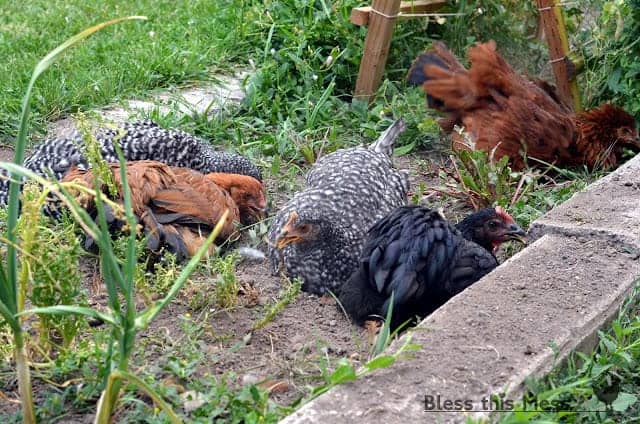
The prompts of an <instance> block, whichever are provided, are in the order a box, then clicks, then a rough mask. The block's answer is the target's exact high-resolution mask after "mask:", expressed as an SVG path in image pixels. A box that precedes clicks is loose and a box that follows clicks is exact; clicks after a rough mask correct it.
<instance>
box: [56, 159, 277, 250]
mask: <svg viewBox="0 0 640 424" xmlns="http://www.w3.org/2000/svg"><path fill="white" fill-rule="evenodd" d="M109 168H110V170H111V172H112V174H113V175H114V179H115V182H116V185H117V186H118V191H119V193H120V194H119V196H120V197H119V198H118V199H115V200H116V201H119V202H120V201H122V199H121V196H122V194H121V193H122V182H121V178H120V165H119V164H110V165H109ZM126 171H127V182H128V184H129V187H130V190H131V202H132V206H133V212H134V213H135V215H136V217H137V218H138V220H139V222H140V223H141V224H142V226H143V228H144V230H145V232H146V233H147V234H148V243H147V246H148V247H149V248H150V249H151V250H152V251H157V250H158V249H159V248H160V246H161V245H162V244H165V245H166V246H167V247H168V249H169V250H170V251H172V252H174V253H176V255H177V256H178V257H180V258H184V257H187V256H192V255H193V254H195V252H196V251H197V250H198V249H199V248H200V246H202V243H204V241H205V240H206V237H207V236H208V235H209V234H210V232H211V231H212V230H213V228H214V227H215V225H216V224H217V222H218V220H219V219H220V218H221V217H222V215H223V213H224V212H225V211H226V210H228V211H229V215H228V216H227V218H226V221H225V223H224V226H223V228H222V231H221V233H220V235H219V237H218V240H225V239H227V238H228V237H230V236H231V235H232V234H233V233H234V232H235V230H236V223H237V222H242V223H246V222H248V221H249V220H250V219H252V218H257V217H260V216H261V214H262V212H263V210H264V208H265V206H266V200H265V192H264V186H263V185H262V183H261V182H260V181H258V180H256V179H254V178H253V177H249V176H246V175H238V174H221V173H212V174H207V175H205V174H201V173H199V172H197V171H194V170H191V169H189V168H176V167H169V166H167V165H164V164H162V163H160V162H156V161H134V162H127V164H126ZM93 178H94V176H93V173H92V172H89V171H85V170H80V169H78V168H76V167H74V168H72V169H71V170H70V171H69V172H68V173H67V174H66V175H65V176H64V178H63V180H62V181H74V182H76V183H79V184H82V185H84V186H86V187H89V188H93V187H94V180H93ZM101 189H102V191H104V192H105V193H106V186H103V187H102V188H101ZM80 199H81V203H82V206H83V207H84V208H85V209H87V210H88V211H89V212H90V214H91V216H93V217H95V216H96V211H95V204H94V202H93V199H92V198H86V197H81V198H80ZM109 221H110V224H112V228H114V229H119V228H121V227H122V225H123V222H122V221H121V220H120V219H117V218H116V217H114V216H113V215H112V214H111V213H110V216H109Z"/></svg>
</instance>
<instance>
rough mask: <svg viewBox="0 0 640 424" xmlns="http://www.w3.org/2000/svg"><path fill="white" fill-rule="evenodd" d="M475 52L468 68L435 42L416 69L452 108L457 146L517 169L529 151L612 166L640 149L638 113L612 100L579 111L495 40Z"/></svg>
mask: <svg viewBox="0 0 640 424" xmlns="http://www.w3.org/2000/svg"><path fill="white" fill-rule="evenodd" d="M468 56H469V62H470V67H469V69H468V70H467V69H465V68H464V67H463V66H462V65H461V64H460V62H459V61H458V60H457V59H456V58H455V56H454V55H453V54H452V53H451V52H450V51H449V50H448V49H447V47H446V46H445V45H444V44H443V43H441V42H434V43H433V48H432V49H431V50H429V51H427V52H425V53H422V54H421V55H420V56H418V58H417V59H416V61H415V62H414V64H413V66H412V67H411V70H410V71H409V75H408V80H409V82H410V83H413V84H416V85H422V87H423V89H424V90H425V92H426V94H427V103H428V106H429V107H431V108H434V109H436V110H439V111H441V112H443V113H444V114H445V116H444V117H443V118H442V119H441V120H440V126H441V127H442V129H443V130H444V131H446V132H449V133H451V134H452V138H453V148H454V149H482V150H485V151H487V152H491V151H495V157H496V158H497V159H499V158H501V157H503V156H508V157H509V158H510V162H511V164H512V166H513V167H514V168H515V169H521V168H523V167H524V166H525V161H524V159H523V158H524V157H529V158H535V159H538V160H541V161H544V162H548V163H553V164H555V165H558V166H574V165H581V164H585V165H587V166H588V167H589V168H590V169H593V168H597V167H603V168H609V167H614V166H617V165H618V164H619V163H620V162H621V161H622V156H623V152H624V149H625V148H627V149H629V150H631V151H634V152H638V151H640V143H639V141H638V131H637V129H636V126H635V121H634V119H633V117H632V116H631V115H629V114H628V113H627V112H625V111H624V110H623V109H620V108H618V107H615V106H611V105H609V104H605V105H603V106H601V107H599V108H597V109H593V110H590V111H587V112H582V113H573V112H572V111H571V110H570V109H569V107H568V106H567V105H566V104H564V103H563V102H561V101H560V100H559V97H558V96H557V95H556V93H555V90H554V89H553V88H552V86H551V85H549V84H547V83H544V82H542V81H540V80H538V81H533V80H531V79H529V78H526V77H524V76H522V75H520V74H518V73H517V72H515V71H514V69H513V68H512V67H511V66H510V65H509V64H508V63H507V62H506V61H505V60H504V59H503V58H502V56H500V54H499V53H498V52H497V50H496V44H495V42H493V41H490V42H488V43H480V44H477V45H476V46H474V47H471V48H470V49H469V50H468ZM456 126H458V127H461V128H463V129H464V130H465V132H466V133H467V135H468V138H467V139H465V138H464V137H463V135H462V134H459V133H458V132H457V131H455V130H454V129H455V127H456Z"/></svg>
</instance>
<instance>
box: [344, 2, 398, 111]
mask: <svg viewBox="0 0 640 424" xmlns="http://www.w3.org/2000/svg"><path fill="white" fill-rule="evenodd" d="M371 8H372V10H371V14H370V18H369V30H368V31H367V38H366V39H365V41H364V53H363V55H362V60H361V61H360V71H359V72H358V81H357V82H356V91H355V98H356V99H365V100H371V98H372V97H373V93H374V92H375V90H376V89H377V88H378V86H379V85H380V81H382V74H383V72H384V66H385V64H386V62H387V56H388V55H389V46H390V44H391V37H392V35H393V29H394V26H395V23H396V16H397V14H398V11H399V10H400V0H373V4H372V5H371Z"/></svg>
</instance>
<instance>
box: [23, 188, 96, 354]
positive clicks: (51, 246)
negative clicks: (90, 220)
mask: <svg viewBox="0 0 640 424" xmlns="http://www.w3.org/2000/svg"><path fill="white" fill-rule="evenodd" d="M22 194H23V196H22V211H21V215H20V218H19V220H18V227H17V231H18V237H19V239H20V240H21V250H22V252H23V255H22V257H21V264H20V265H21V270H22V272H25V273H27V274H28V276H27V278H28V281H29V284H28V288H27V294H26V296H27V298H28V299H29V300H30V301H31V304H32V305H34V306H37V307H43V306H53V305H82V306H85V305H86V294H85V293H84V291H83V290H82V288H81V283H82V275H81V274H80V269H79V262H78V261H79V258H80V255H81V253H82V249H81V248H80V242H79V241H78V238H77V237H76V234H75V230H74V226H73V225H72V222H71V221H70V220H69V219H64V220H63V221H62V222H59V223H56V224H54V225H53V228H52V223H51V222H50V220H49V219H46V218H45V217H44V216H43V215H42V212H41V211H42V201H43V198H42V195H41V192H40V190H39V189H38V187H37V186H36V185H34V184H26V185H25V188H24V189H23V191H22ZM83 324H84V325H86V324H85V320H82V319H78V317H76V316H62V317H52V316H50V315H40V316H39V336H40V341H39V345H40V347H41V349H42V351H43V352H48V351H49V349H50V348H51V347H52V346H51V343H52V337H53V340H56V339H60V340H61V344H62V347H63V348H68V347H69V346H70V345H71V342H72V341H73V339H74V337H75V335H76V334H77V333H78V331H79V330H80V329H81V328H82V326H83Z"/></svg>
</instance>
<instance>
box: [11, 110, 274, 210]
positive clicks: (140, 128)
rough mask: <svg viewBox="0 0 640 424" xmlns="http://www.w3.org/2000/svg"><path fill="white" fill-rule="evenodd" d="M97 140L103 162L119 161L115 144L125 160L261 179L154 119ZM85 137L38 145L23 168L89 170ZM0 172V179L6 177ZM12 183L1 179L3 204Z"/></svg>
mask: <svg viewBox="0 0 640 424" xmlns="http://www.w3.org/2000/svg"><path fill="white" fill-rule="evenodd" d="M96 138H97V140H98V142H99V143H100V149H101V154H102V157H103V159H104V160H105V161H106V162H107V163H115V162H118V156H117V154H116V151H115V148H114V146H113V143H114V141H117V143H118V144H119V145H120V147H121V148H122V153H123V155H124V158H125V160H127V161H137V160H155V161H158V162H162V163H164V164H166V165H169V166H177V167H184V168H190V169H193V170H195V171H198V172H201V173H203V174H209V173H212V172H222V173H229V174H242V175H248V176H250V177H253V178H256V179H257V180H260V181H261V180H262V175H261V173H260V170H259V169H258V167H257V166H256V165H254V164H253V163H252V162H251V161H249V159H247V158H245V157H243V156H240V155H237V154H232V153H225V152H220V151H216V150H214V149H213V148H212V146H211V145H209V144H208V143H206V142H205V141H203V140H200V139H199V138H196V137H194V136H193V135H191V134H189V133H186V132H184V131H180V130H176V129H165V128H162V127H160V126H158V124H156V123H155V122H153V121H151V120H144V121H138V122H131V123H125V124H124V125H123V127H122V129H111V128H107V129H104V130H101V131H100V132H99V133H98V134H97V135H96ZM82 144H83V141H82V136H81V135H80V134H76V135H74V136H72V137H70V138H57V139H48V140H45V141H44V142H42V143H41V144H39V145H37V146H35V147H34V148H33V150H32V151H31V154H30V155H29V156H28V157H27V158H26V159H25V161H24V166H25V167H26V168H28V169H30V170H31V171H33V172H35V173H37V174H39V175H49V174H52V175H53V176H54V177H55V178H57V179H62V177H63V176H64V175H65V174H66V173H67V171H69V169H71V167H72V166H74V165H76V166H77V167H79V168H81V169H87V168H88V163H87V159H86V158H85V157H84V155H83V153H82V150H81V149H80V146H82ZM6 174H7V173H6V171H4V170H2V171H0V176H4V175H6ZM8 197H9V180H8V179H7V178H2V179H0V205H5V204H7V201H8Z"/></svg>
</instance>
